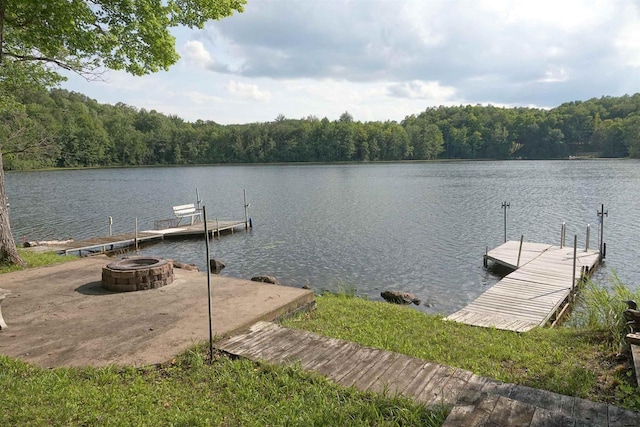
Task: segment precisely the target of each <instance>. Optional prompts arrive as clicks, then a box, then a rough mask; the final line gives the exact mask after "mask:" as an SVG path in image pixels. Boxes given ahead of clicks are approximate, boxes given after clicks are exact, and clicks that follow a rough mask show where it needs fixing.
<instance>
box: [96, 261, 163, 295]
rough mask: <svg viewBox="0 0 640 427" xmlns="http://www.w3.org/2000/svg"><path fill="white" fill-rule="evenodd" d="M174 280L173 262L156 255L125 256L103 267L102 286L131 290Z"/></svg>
mask: <svg viewBox="0 0 640 427" xmlns="http://www.w3.org/2000/svg"><path fill="white" fill-rule="evenodd" d="M171 282H173V264H172V263H171V262H170V261H167V260H166V259H161V258H155V257H134V258H125V259H122V260H119V261H116V262H112V263H110V264H108V265H107V266H106V267H102V287H103V288H105V289H108V290H110V291H116V292H131V291H142V290H146V289H155V288H161V287H162V286H165V285H168V284H170V283H171Z"/></svg>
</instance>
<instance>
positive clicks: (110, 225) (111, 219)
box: [109, 217, 113, 236]
mask: <svg viewBox="0 0 640 427" xmlns="http://www.w3.org/2000/svg"><path fill="white" fill-rule="evenodd" d="M109 236H113V218H111V217H109Z"/></svg>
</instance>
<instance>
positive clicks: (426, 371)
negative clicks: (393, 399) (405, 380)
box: [402, 362, 440, 399]
mask: <svg viewBox="0 0 640 427" xmlns="http://www.w3.org/2000/svg"><path fill="white" fill-rule="evenodd" d="M439 366H440V365H438V364H435V363H430V362H427V363H425V364H424V365H422V367H421V368H420V369H419V370H418V372H417V373H416V376H415V377H414V378H413V380H412V381H411V382H410V383H409V385H408V386H407V387H406V388H405V389H404V390H403V391H402V395H403V396H406V397H409V398H412V399H417V397H418V396H420V393H422V390H423V389H424V388H425V387H426V385H427V384H428V383H429V381H431V379H432V378H433V377H434V376H435V374H436V372H437V370H438V367H439Z"/></svg>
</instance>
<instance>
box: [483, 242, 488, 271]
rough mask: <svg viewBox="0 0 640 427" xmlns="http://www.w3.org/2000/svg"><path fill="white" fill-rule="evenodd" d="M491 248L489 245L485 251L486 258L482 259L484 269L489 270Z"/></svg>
mask: <svg viewBox="0 0 640 427" xmlns="http://www.w3.org/2000/svg"><path fill="white" fill-rule="evenodd" d="M488 257H489V246H488V245H487V247H486V248H485V249H484V257H483V258H482V265H483V266H484V268H487V267H488V266H489V260H488Z"/></svg>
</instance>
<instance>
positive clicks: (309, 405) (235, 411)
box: [0, 347, 447, 427]
mask: <svg viewBox="0 0 640 427" xmlns="http://www.w3.org/2000/svg"><path fill="white" fill-rule="evenodd" d="M205 353H206V352H205V350H204V347H197V348H195V349H192V350H190V351H188V352H186V353H185V354H183V355H182V356H180V357H178V358H177V359H176V360H175V361H174V362H173V363H171V364H168V365H167V366H162V367H146V368H140V369H136V368H132V367H122V368H120V367H106V368H69V369H62V368H58V369H51V370H48V369H40V368H37V367H34V366H32V365H29V364H25V363H23V362H20V361H17V360H15V359H10V358H7V357H4V356H0V390H2V404H1V405H0V425H33V426H37V425H43V426H44V425H47V426H48V425H92V426H93V425H113V426H119V425H141V426H156V425H178V426H182V425H190V426H191V425H203V426H211V425H225V426H236V425H237V426H253V425H255V426H264V425H278V426H281V425H292V426H293V425H296V426H297V425H299V426H313V425H317V426H325V425H392V426H399V425H424V426H434V427H435V426H440V425H442V423H443V421H444V418H445V417H446V415H447V412H446V409H444V408H438V409H435V410H433V411H431V410H427V409H426V408H425V407H424V406H422V405H419V404H417V403H414V402H412V401H410V400H408V399H403V398H392V397H385V396H382V395H376V394H373V393H361V392H357V391H355V390H354V389H345V388H341V387H338V386H336V385H334V384H331V383H330V382H329V381H328V380H326V379H324V378H322V377H320V376H317V375H313V374H308V373H305V372H303V371H302V370H301V369H300V368H299V367H295V366H294V367H287V368H282V367H275V366H269V365H265V364H259V363H253V362H249V361H247V360H231V359H229V358H227V357H221V356H220V357H217V358H216V360H215V361H214V362H213V364H211V365H209V364H208V363H207V362H206V361H205V356H204V355H205Z"/></svg>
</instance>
